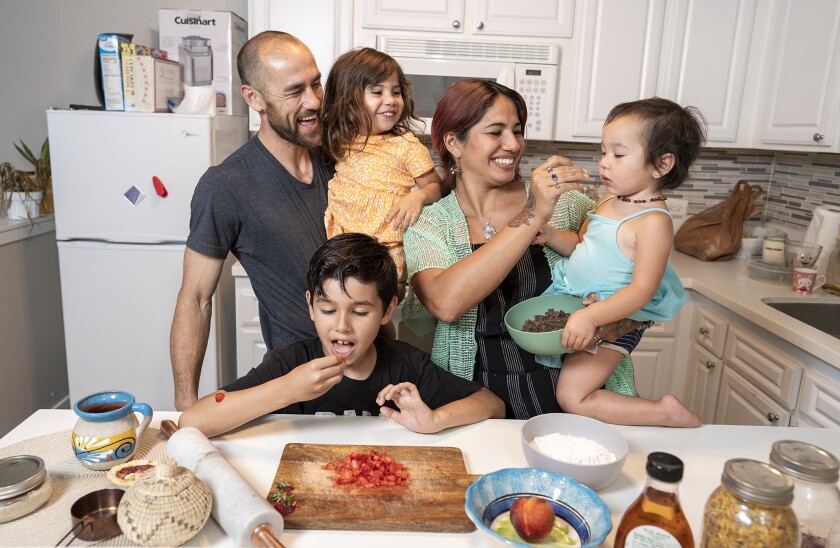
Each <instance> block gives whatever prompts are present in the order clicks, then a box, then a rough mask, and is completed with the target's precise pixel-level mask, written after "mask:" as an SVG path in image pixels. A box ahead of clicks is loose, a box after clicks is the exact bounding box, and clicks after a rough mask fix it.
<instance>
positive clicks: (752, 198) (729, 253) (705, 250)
mask: <svg viewBox="0 0 840 548" xmlns="http://www.w3.org/2000/svg"><path fill="white" fill-rule="evenodd" d="M762 192H764V191H763V190H762V189H761V187H758V186H750V185H749V184H748V183H747V182H746V181H743V180H742V181H738V183H737V184H736V185H735V188H733V189H732V194H730V195H729V198H727V199H726V200H724V201H723V202H721V203H719V204H717V205H713V206H712V207H710V208H709V209H706V210H705V211H701V212H700V213H698V214H697V215H694V216H692V217H690V218H689V219H688V220H686V221H685V223H683V225H682V226H681V227H680V229H679V230H677V233H676V234H675V235H674V247H675V248H676V249H677V251H682V252H683V253H686V254H688V255H691V256H693V257H697V258H698V259H700V260H702V261H722V260H726V259H731V258H732V257H734V256H735V255H736V254H737V253H738V251H739V250H740V249H741V233H742V231H743V229H744V221H746V220H747V219H748V218H749V217H751V216H752V215H754V214H755V213H756V212H757V211H756V210H755V208H754V205H755V202H756V200H757V199H758V197H759V196H761V193H762Z"/></svg>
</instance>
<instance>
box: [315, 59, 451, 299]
mask: <svg viewBox="0 0 840 548" xmlns="http://www.w3.org/2000/svg"><path fill="white" fill-rule="evenodd" d="M322 113H323V114H322V116H323V124H324V144H323V150H324V153H325V154H326V155H327V156H328V158H329V159H332V160H334V161H335V162H336V166H335V176H334V177H333V179H332V180H331V181H330V182H329V191H328V194H327V196H328V206H327V211H326V213H325V215H324V220H325V223H326V228H327V238H332V237H333V236H335V235H336V234H342V233H345V232H361V233H364V234H368V235H370V236H373V237H374V238H376V239H377V240H379V242H380V243H382V244H384V245H385V246H386V247H387V248H388V250H389V252H390V254H391V257H392V258H393V259H394V262H395V263H396V265H397V275H398V276H399V278H398V279H399V281H400V283H401V287H402V288H403V289H404V287H405V285H404V284H405V281H406V268H405V253H404V252H403V246H402V239H403V233H404V232H405V230H406V229H407V228H408V227H409V226H411V225H413V224H414V221H416V220H417V217H418V216H419V215H420V210H421V209H422V208H423V206H424V205H427V204H431V203H433V202H435V201H437V200H438V199H440V196H441V190H440V177H439V176H438V174H437V172H435V169H434V168H435V166H434V163H433V162H432V158H431V156H430V154H429V151H428V149H427V148H426V147H425V146H424V145H423V144H422V143H421V142H420V141H418V139H417V137H415V136H414V134H413V133H412V132H411V121H412V120H416V119H417V118H416V117H415V116H414V100H413V99H412V97H411V83H410V82H409V81H408V79H407V78H406V77H405V74H403V71H402V69H401V68H400V65H399V64H398V63H397V62H396V61H395V60H394V59H393V58H392V57H391V56H389V55H386V54H385V53H382V52H380V51H377V50H375V49H371V48H362V49H357V50H353V51H350V52H348V53H345V54H344V55H342V56H341V57H339V58H338V59H337V60H336V62H335V64H334V65H333V67H332V70H330V75H329V78H328V79H327V84H326V87H325V89H324V103H323V107H322ZM415 185H416V186H417V189H416V190H415V191H413V192H412V188H413V187H414V186H415ZM402 294H404V292H403V293H401V295H402Z"/></svg>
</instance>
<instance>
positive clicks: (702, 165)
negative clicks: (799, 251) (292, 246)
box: [421, 136, 840, 231]
mask: <svg viewBox="0 0 840 548" xmlns="http://www.w3.org/2000/svg"><path fill="white" fill-rule="evenodd" d="M421 140H423V142H424V143H426V145H427V146H429V147H430V148H431V146H430V144H431V143H430V140H429V138H428V136H422V137H421ZM552 154H560V155H562V156H566V157H568V158H570V159H571V160H572V161H573V162H574V163H575V165H579V166H581V167H584V168H586V169H587V170H588V171H589V173H590V175H592V177H593V179H592V183H593V186H594V185H595V184H596V183H599V182H600V181H599V180H598V176H597V174H598V160H599V159H600V157H601V147H600V145H598V144H595V143H565V142H552V141H528V150H527V151H526V153H525V156H524V157H523V159H522V174H523V175H525V176H527V174H528V173H529V172H530V171H531V170H532V169H534V168H535V167H536V166H538V165H539V164H541V163H542V162H543V161H544V160H545V159H546V158H547V157H548V156H550V155H552ZM432 157H433V158H434V159H435V162H436V163H437V157H436V156H435V154H434V152H433V153H432ZM741 179H744V180H746V181H747V182H749V183H750V184H751V185H760V186H761V187H762V188H763V189H764V195H763V196H762V197H761V198H760V199H759V201H758V209H759V214H758V215H757V217H756V218H759V219H760V220H762V221H765V222H771V223H774V224H780V225H786V226H790V227H791V228H796V229H800V230H802V231H804V230H805V229H806V228H807V227H808V223H810V221H811V214H812V211H813V209H814V208H815V207H816V206H818V205H833V206H838V207H840V154H829V153H819V152H786V151H772V150H751V149H726V148H707V149H705V150H704V151H703V152H702V153H701V154H700V157H699V158H698V160H697V161H696V162H695V163H694V166H693V167H692V169H691V172H690V175H689V178H688V180H687V181H685V182H684V183H683V184H682V186H680V187H679V188H677V189H675V190H672V191H669V192H668V196H672V197H674V198H682V199H685V200H688V201H689V206H688V213H689V215H693V214H695V213H699V212H700V211H703V210H704V209H706V208H708V207H710V206H712V205H714V204H716V203H718V202H720V201H722V200H724V199H726V197H727V196H729V193H730V192H731V191H732V187H733V186H734V185H735V183H736V182H738V181H740V180H741ZM598 192H599V194H600V193H603V190H602V189H601V187H600V184H599V185H598Z"/></svg>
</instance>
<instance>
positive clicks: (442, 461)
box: [269, 443, 478, 533]
mask: <svg viewBox="0 0 840 548" xmlns="http://www.w3.org/2000/svg"><path fill="white" fill-rule="evenodd" d="M371 450H376V451H378V452H380V453H385V454H386V455H388V456H390V457H392V458H393V459H394V460H396V461H397V462H398V463H401V464H402V465H404V466H405V467H406V469H407V470H408V473H409V477H408V481H407V482H406V483H405V484H403V485H399V486H380V487H373V488H362V487H355V486H346V485H334V483H333V479H332V477H331V472H330V471H329V470H325V469H324V465H326V464H327V463H329V462H334V461H341V460H342V459H344V458H345V457H346V456H347V455H349V454H350V453H365V452H369V451H371ZM476 478H478V476H475V475H470V474H467V468H466V466H465V464H464V456H463V454H462V453H461V450H460V449H458V448H457V447H422V446H421V447H414V446H378V445H314V444H301V443H290V444H287V445H286V448H285V449H284V450H283V456H282V457H280V466H279V467H278V468H277V474H276V475H275V477H274V481H275V483H276V482H279V481H280V480H281V479H283V480H286V481H289V482H291V484H292V485H293V486H294V492H295V494H296V495H297V508H296V510H295V511H294V512H293V513H292V514H291V515H289V516H286V517H285V518H284V519H285V527H286V528H288V529H340V530H351V531H424V532H445V533H469V532H471V531H474V530H475V525H473V523H472V522H471V521H470V519H469V518H468V517H467V514H466V512H465V511H464V501H465V498H464V492H465V491H466V490H467V487H469V485H470V484H471V483H472V482H473V481H475V479H476ZM273 491H274V484H272V492H273ZM271 494H272V493H269V500H271Z"/></svg>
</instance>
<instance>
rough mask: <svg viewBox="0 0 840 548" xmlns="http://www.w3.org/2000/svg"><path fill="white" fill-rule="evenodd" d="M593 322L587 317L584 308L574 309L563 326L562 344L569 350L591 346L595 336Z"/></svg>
mask: <svg viewBox="0 0 840 548" xmlns="http://www.w3.org/2000/svg"><path fill="white" fill-rule="evenodd" d="M596 327H597V326H596V325H595V322H593V321H592V320H590V319H589V317H588V315H587V313H586V309H585V308H584V309H583V310H575V311H574V312H572V313H571V315H570V316H569V319H568V320H567V321H566V327H565V328H563V338H562V342H563V346H565V347H566V348H568V349H570V350H583V349H584V348H589V347H590V346H592V339H593V337H594V336H595V328H596Z"/></svg>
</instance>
